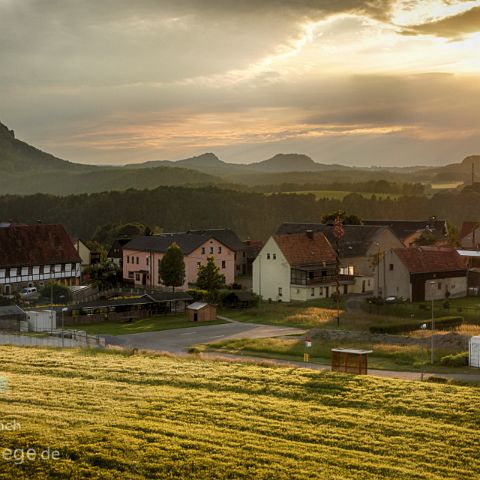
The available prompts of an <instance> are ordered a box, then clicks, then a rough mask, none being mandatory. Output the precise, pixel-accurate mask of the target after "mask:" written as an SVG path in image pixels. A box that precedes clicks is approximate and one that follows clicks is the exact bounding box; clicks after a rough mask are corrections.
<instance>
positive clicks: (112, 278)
mask: <svg viewBox="0 0 480 480" xmlns="http://www.w3.org/2000/svg"><path fill="white" fill-rule="evenodd" d="M85 274H86V275H88V278H89V282H90V283H91V284H92V285H95V286H97V287H98V288H99V289H100V290H105V289H107V288H111V287H114V286H115V285H118V284H119V283H120V282H121V281H122V272H121V271H120V268H119V267H118V266H117V265H116V264H115V263H113V262H112V261H111V260H104V261H102V262H101V263H97V264H95V265H89V266H88V267H87V268H86V269H85Z"/></svg>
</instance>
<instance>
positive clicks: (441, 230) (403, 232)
mask: <svg viewBox="0 0 480 480" xmlns="http://www.w3.org/2000/svg"><path fill="white" fill-rule="evenodd" d="M363 224H364V225H377V226H378V225H383V226H386V227H390V229H391V230H392V232H393V233H394V234H395V235H396V236H397V237H398V238H399V239H400V240H402V242H403V241H404V240H405V239H406V238H408V237H410V236H411V235H413V234H414V233H416V232H419V231H420V232H421V231H429V232H431V233H432V234H433V235H434V236H435V237H436V238H439V239H440V238H443V237H444V236H445V234H446V233H447V232H446V221H445V220H436V219H429V220H363Z"/></svg>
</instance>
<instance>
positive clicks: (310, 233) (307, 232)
mask: <svg viewBox="0 0 480 480" xmlns="http://www.w3.org/2000/svg"><path fill="white" fill-rule="evenodd" d="M305 233H306V234H307V237H308V238H309V239H310V240H313V230H305Z"/></svg>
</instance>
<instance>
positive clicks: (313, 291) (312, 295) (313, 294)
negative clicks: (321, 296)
mask: <svg viewBox="0 0 480 480" xmlns="http://www.w3.org/2000/svg"><path fill="white" fill-rule="evenodd" d="M310 296H311V297H314V296H315V289H314V288H311V289H310Z"/></svg>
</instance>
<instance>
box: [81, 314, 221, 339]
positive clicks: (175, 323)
mask: <svg viewBox="0 0 480 480" xmlns="http://www.w3.org/2000/svg"><path fill="white" fill-rule="evenodd" d="M220 323H226V322H224V321H223V320H212V321H209V322H195V323H194V322H191V321H190V320H188V319H187V317H186V315H184V314H181V315H168V316H165V315H162V316H160V315H159V316H155V317H150V318H142V319H140V320H134V321H132V322H122V323H119V322H104V323H91V324H87V325H78V329H79V330H85V331H86V332H87V333H88V334H90V335H101V334H105V335H128V334H131V333H144V332H157V331H159V330H173V329H176V328H190V327H198V326H201V325H218V324H220ZM75 328H76V327H75Z"/></svg>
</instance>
